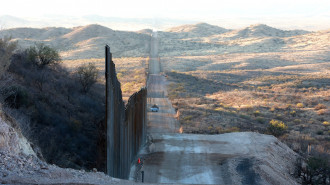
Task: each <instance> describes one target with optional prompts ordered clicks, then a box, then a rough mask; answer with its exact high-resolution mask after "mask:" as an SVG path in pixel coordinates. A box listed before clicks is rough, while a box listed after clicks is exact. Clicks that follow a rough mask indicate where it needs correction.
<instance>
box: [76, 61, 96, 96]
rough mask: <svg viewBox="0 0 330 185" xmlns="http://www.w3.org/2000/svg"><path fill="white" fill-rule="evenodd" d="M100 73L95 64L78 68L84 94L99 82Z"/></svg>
mask: <svg viewBox="0 0 330 185" xmlns="http://www.w3.org/2000/svg"><path fill="white" fill-rule="evenodd" d="M98 72H99V71H98V70H97V69H96V66H95V64H92V63H88V64H87V65H82V66H80V67H78V69H77V75H78V80H79V82H80V84H81V86H82V91H83V92H84V93H87V92H88V91H89V89H90V88H91V86H92V85H93V84H94V83H95V82H96V81H97V76H98Z"/></svg>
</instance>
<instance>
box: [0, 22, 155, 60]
mask: <svg viewBox="0 0 330 185" xmlns="http://www.w3.org/2000/svg"><path fill="white" fill-rule="evenodd" d="M3 36H11V37H12V38H13V39H14V40H16V41H18V43H19V45H20V46H21V47H22V48H27V47H29V46H31V45H33V44H34V43H36V42H42V43H46V44H48V45H51V46H52V47H55V48H57V49H58V50H59V51H60V52H61V55H62V57H63V58H64V59H79V58H102V57H104V52H103V47H104V46H105V45H106V44H108V45H110V46H111V52H112V53H114V55H115V56H116V57H123V56H141V55H147V54H148V52H149V42H150V35H147V34H143V33H138V32H126V31H115V30H112V29H110V28H107V27H104V26H101V25H97V24H92V25H87V26H80V27H75V28H71V29H68V28H62V27H60V28H56V27H50V28H40V29H38V28H13V29H6V30H2V31H0V37H3Z"/></svg>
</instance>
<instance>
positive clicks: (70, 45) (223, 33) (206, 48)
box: [0, 23, 330, 59]
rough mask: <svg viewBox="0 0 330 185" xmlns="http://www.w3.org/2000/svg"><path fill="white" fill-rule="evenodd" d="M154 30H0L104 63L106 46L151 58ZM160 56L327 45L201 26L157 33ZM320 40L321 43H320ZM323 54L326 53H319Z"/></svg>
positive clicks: (298, 35)
mask: <svg viewBox="0 0 330 185" xmlns="http://www.w3.org/2000/svg"><path fill="white" fill-rule="evenodd" d="M151 35H152V30H150V29H144V30H140V31H137V32H128V31H117V30H112V29H110V28H107V27H104V26H101V25H96V24H92V25H87V26H81V27H74V28H70V29H68V28H61V27H48V28H42V29H36V28H14V29H7V30H2V31H0V37H3V36H11V37H12V38H13V39H14V40H16V41H18V42H19V44H20V46H21V47H23V48H26V47H29V46H30V45H33V44H34V43H35V42H44V43H46V44H49V45H51V46H53V47H55V48H57V49H58V50H59V51H60V52H61V55H62V57H63V59H86V58H103V55H104V53H103V52H102V51H103V49H102V48H103V47H104V45H105V44H108V45H110V47H111V51H112V53H113V54H114V56H117V57H141V56H142V57H144V56H147V55H148V53H149V50H150V49H149V42H150V38H151ZM157 35H158V38H159V42H160V48H159V53H160V55H163V56H186V55H194V56H196V55H203V56H206V55H210V54H225V53H237V52H240V53H242V52H243V53H247V52H275V51H286V50H288V49H295V50H296V49H311V48H313V47H314V46H315V47H324V46H327V43H329V42H328V41H329V35H330V33H329V30H327V31H321V32H308V31H303V30H290V31H284V30H280V29H276V28H272V27H269V26H267V25H262V24H260V25H251V26H249V27H247V28H243V29H238V30H230V29H225V28H222V27H218V26H213V25H209V24H206V23H199V24H195V25H183V26H178V27H173V28H170V29H167V30H166V31H159V32H158V34H157ZM319 41H321V42H319ZM323 49H326V47H325V48H323Z"/></svg>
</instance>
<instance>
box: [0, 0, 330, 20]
mask: <svg viewBox="0 0 330 185" xmlns="http://www.w3.org/2000/svg"><path fill="white" fill-rule="evenodd" d="M91 14H93V15H101V16H109V17H125V18H127V17H129V18H133V17H136V18H174V19H175V18H178V19H187V20H188V19H189V20H198V21H205V22H207V21H208V20H209V21H211V22H219V23H221V22H223V23H226V21H227V24H230V23H229V22H231V21H238V22H244V21H245V22H249V21H251V24H253V23H257V22H258V23H268V24H269V23H271V21H273V22H274V23H275V24H291V22H295V23H296V24H299V25H300V24H305V25H307V26H308V24H311V25H312V24H316V23H318V24H321V25H322V24H325V25H326V26H330V25H329V24H330V0H108V1H105V0H52V1H49V0H4V1H2V2H1V6H0V15H12V16H17V17H23V18H24V17H42V16H44V15H70V16H83V15H91ZM228 20H230V21H228ZM290 20H291V21H290ZM281 21H282V22H281ZM299 25H298V26H299Z"/></svg>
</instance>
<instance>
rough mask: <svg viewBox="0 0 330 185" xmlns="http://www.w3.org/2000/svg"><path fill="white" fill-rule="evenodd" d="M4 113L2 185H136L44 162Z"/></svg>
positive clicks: (0, 119) (0, 147) (0, 142)
mask: <svg viewBox="0 0 330 185" xmlns="http://www.w3.org/2000/svg"><path fill="white" fill-rule="evenodd" d="M8 118H9V117H7V116H5V114H4V113H3V112H2V111H1V110H0V183H1V184H118V183H120V184H132V182H129V181H124V180H119V179H114V178H111V177H109V176H107V175H105V174H104V173H101V172H86V171H81V170H73V169H63V168H59V167H57V166H55V165H51V164H47V163H46V162H44V161H42V160H40V159H39V158H38V157H37V155H36V154H35V153H34V151H33V150H32V148H31V146H30V144H29V142H28V141H27V140H26V139H25V138H24V137H23V136H22V134H21V133H20V129H19V127H18V126H17V125H16V123H15V121H14V120H12V119H8Z"/></svg>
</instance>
